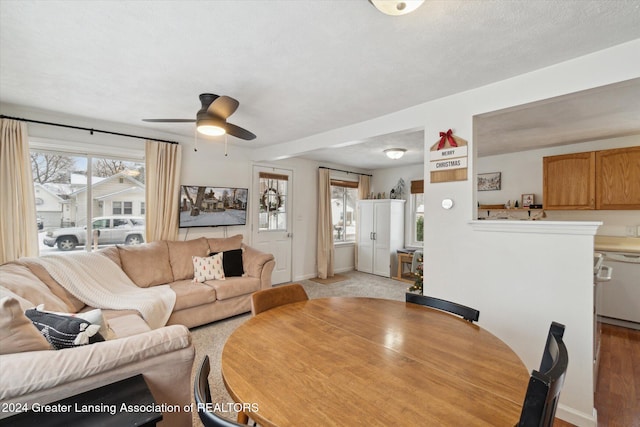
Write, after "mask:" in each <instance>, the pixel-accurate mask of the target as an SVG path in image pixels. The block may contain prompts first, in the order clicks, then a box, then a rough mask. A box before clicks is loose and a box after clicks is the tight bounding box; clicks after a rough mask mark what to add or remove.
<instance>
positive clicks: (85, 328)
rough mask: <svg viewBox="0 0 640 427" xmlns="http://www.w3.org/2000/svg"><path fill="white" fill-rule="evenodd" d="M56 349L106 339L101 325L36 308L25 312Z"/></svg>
mask: <svg viewBox="0 0 640 427" xmlns="http://www.w3.org/2000/svg"><path fill="white" fill-rule="evenodd" d="M24 314H25V315H26V316H27V317H28V318H29V319H30V320H31V322H32V323H33V324H34V326H35V327H36V328H38V330H39V331H40V333H41V334H42V335H43V336H44V337H45V338H46V339H47V341H49V343H50V344H51V345H52V346H53V348H55V349H56V350H61V349H63V348H71V347H77V346H80V345H85V344H93V343H94V342H99V341H104V338H103V337H102V335H100V333H99V332H98V331H99V330H100V325H92V324H91V323H89V322H87V321H86V320H84V319H80V318H77V317H70V316H61V315H59V314H53V313H44V312H42V311H38V310H36V309H34V308H32V309H30V310H27V311H25V313H24Z"/></svg>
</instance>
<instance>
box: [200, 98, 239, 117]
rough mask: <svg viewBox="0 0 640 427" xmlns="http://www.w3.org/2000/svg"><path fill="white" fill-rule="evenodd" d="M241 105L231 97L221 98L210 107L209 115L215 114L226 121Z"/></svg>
mask: <svg viewBox="0 0 640 427" xmlns="http://www.w3.org/2000/svg"><path fill="white" fill-rule="evenodd" d="M239 105H240V103H239V102H238V101H237V100H235V99H233V98H231V97H230V96H220V97H218V98H216V99H215V100H214V101H213V102H212V103H211V105H209V108H208V109H207V114H213V115H214V116H218V117H222V118H223V119H226V118H227V117H229V116H230V115H232V114H233V113H234V112H235V111H236V110H237V109H238V106H239Z"/></svg>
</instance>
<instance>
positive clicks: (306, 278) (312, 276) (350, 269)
mask: <svg viewBox="0 0 640 427" xmlns="http://www.w3.org/2000/svg"><path fill="white" fill-rule="evenodd" d="M353 270H354V269H353V267H346V268H341V269H339V270H334V271H333V272H334V273H338V274H339V273H346V272H347V271H353ZM316 277H318V275H317V274H303V275H302V276H296V277H295V278H294V279H293V281H294V282H297V281H299V280H309V279H315V278H316Z"/></svg>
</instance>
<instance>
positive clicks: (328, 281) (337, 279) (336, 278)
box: [309, 274, 347, 285]
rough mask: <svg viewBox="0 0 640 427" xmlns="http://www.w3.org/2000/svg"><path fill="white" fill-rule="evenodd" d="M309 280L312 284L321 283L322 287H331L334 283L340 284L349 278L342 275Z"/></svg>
mask: <svg viewBox="0 0 640 427" xmlns="http://www.w3.org/2000/svg"><path fill="white" fill-rule="evenodd" d="M309 280H311V281H312V282H316V283H320V284H321V285H330V284H332V283H338V282H342V281H344V280H347V277H346V276H343V275H342V274H334V275H333V276H332V277H327V278H326V279H321V278H319V277H316V278H314V279H309Z"/></svg>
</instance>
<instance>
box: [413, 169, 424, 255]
mask: <svg viewBox="0 0 640 427" xmlns="http://www.w3.org/2000/svg"><path fill="white" fill-rule="evenodd" d="M423 242H424V180H419V181H411V244H412V245H414V246H422V245H423Z"/></svg>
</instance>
